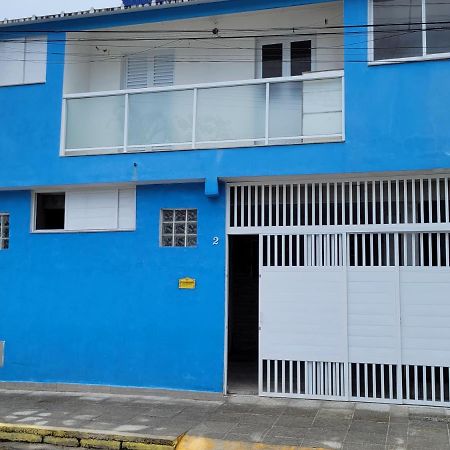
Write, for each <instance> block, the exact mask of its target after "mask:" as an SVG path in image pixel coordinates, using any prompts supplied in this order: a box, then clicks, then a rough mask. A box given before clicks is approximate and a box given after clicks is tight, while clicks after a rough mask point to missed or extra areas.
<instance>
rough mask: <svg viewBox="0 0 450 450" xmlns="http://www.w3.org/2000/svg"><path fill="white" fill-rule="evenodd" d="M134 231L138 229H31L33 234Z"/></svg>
mask: <svg viewBox="0 0 450 450" xmlns="http://www.w3.org/2000/svg"><path fill="white" fill-rule="evenodd" d="M132 231H136V228H115V229H112V230H31V234H79V233H117V232H132Z"/></svg>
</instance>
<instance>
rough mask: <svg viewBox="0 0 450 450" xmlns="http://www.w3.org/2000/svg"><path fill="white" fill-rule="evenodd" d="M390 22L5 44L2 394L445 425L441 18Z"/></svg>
mask: <svg viewBox="0 0 450 450" xmlns="http://www.w3.org/2000/svg"><path fill="white" fill-rule="evenodd" d="M407 5H409V2H405V0H368V2H367V1H365V0H345V2H342V1H320V0H258V1H255V0H216V1H204V0H203V1H202V0H192V1H178V2H162V1H161V2H156V3H155V2H153V3H152V4H151V5H147V6H140V7H129V8H125V7H121V8H110V9H106V10H95V11H94V10H92V11H86V12H82V13H74V14H71V15H70V14H69V15H56V16H48V17H41V18H30V19H24V20H12V21H4V22H0V35H1V37H2V38H1V40H0V54H1V55H2V56H1V58H0V59H1V61H0V85H1V86H2V87H0V119H1V122H0V124H1V125H0V157H1V164H0V189H1V192H0V213H1V214H0V233H1V235H0V244H1V245H0V247H1V250H0V269H1V270H0V286H1V296H0V299H1V302H0V304H1V309H0V340H1V341H5V346H4V364H3V367H2V368H0V379H1V380H2V381H5V382H45V383H77V384H78V383H79V384H94V385H114V386H136V387H152V388H153V387H154V388H168V389H187V390H202V391H216V392H222V391H224V392H227V391H228V392H230V391H231V392H234V391H236V390H237V391H242V390H247V392H255V393H256V392H259V394H260V395H266V396H285V397H307V398H328V399H343V400H348V399H352V400H355V399H362V400H367V401H377V402H396V403H402V402H403V403H420V404H446V405H448V404H449V403H450V382H449V379H450V326H449V318H450V200H449V196H450V126H449V117H450V116H449V105H450V83H449V80H450V61H449V60H448V59H449V58H450V31H449V30H448V28H449V27H448V24H450V3H449V2H448V1H441V2H432V1H429V0H417V2H415V3H414V4H411V5H413V6H407ZM371 25H374V27H372V26H371ZM185 278H187V279H185ZM184 279H185V280H184ZM194 281H195V283H194ZM0 353H2V352H0Z"/></svg>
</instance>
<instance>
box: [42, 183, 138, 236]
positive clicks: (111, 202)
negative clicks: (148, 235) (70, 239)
mask: <svg viewBox="0 0 450 450" xmlns="http://www.w3.org/2000/svg"><path fill="white" fill-rule="evenodd" d="M135 227H136V191H135V189H95V190H80V191H67V192H52V193H48V192H43V193H36V194H35V201H34V227H33V229H34V231H115V230H133V229H135Z"/></svg>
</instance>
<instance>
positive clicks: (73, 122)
mask: <svg viewBox="0 0 450 450" xmlns="http://www.w3.org/2000/svg"><path fill="white" fill-rule="evenodd" d="M343 81H344V77H343V71H340V70H333V71H325V72H316V73H308V74H305V75H301V76H295V77H283V78H270V79H253V80H247V81H230V82H220V83H208V84H198V85H189V86H171V87H161V88H159V87H158V88H146V89H129V90H120V91H111V92H100V93H83V94H68V95H65V97H64V108H63V136H62V149H61V150H62V154H64V155H80V154H110V153H126V152H152V151H169V150H187V149H207V148H230V147H254V146H267V145H287V144H301V143H316V142H317V143H318V142H330V141H341V140H343V139H344V110H343Z"/></svg>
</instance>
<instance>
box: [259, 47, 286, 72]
mask: <svg viewBox="0 0 450 450" xmlns="http://www.w3.org/2000/svg"><path fill="white" fill-rule="evenodd" d="M282 76H283V44H271V45H263V47H262V77H263V78H274V77H282Z"/></svg>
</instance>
